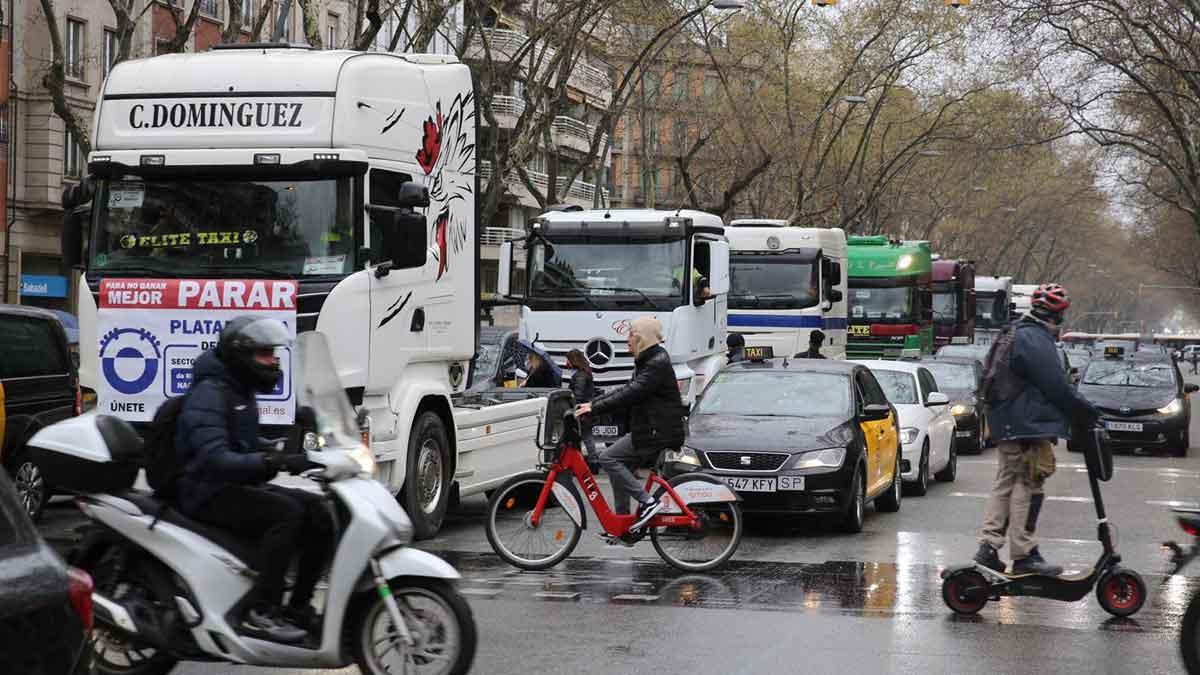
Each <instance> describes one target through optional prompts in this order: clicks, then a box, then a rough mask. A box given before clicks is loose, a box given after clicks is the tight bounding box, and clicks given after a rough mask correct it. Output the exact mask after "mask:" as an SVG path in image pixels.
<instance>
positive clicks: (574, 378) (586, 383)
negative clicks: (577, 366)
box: [571, 370, 596, 404]
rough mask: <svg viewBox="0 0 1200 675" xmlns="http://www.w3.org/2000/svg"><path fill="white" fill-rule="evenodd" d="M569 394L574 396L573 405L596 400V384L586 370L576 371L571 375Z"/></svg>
mask: <svg viewBox="0 0 1200 675" xmlns="http://www.w3.org/2000/svg"><path fill="white" fill-rule="evenodd" d="M571 393H572V394H575V403H576V404H579V403H587V402H588V401H591V400H592V399H594V398H596V382H595V380H593V379H592V374H591V373H589V372H587V371H586V370H576V371H575V372H574V373H573V374H572V375H571Z"/></svg>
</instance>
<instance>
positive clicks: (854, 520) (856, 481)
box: [841, 466, 867, 534]
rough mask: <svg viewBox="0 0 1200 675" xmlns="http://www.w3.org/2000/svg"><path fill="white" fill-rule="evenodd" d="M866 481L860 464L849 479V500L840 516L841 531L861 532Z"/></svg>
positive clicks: (865, 497)
mask: <svg viewBox="0 0 1200 675" xmlns="http://www.w3.org/2000/svg"><path fill="white" fill-rule="evenodd" d="M865 483H866V481H864V480H863V470H862V467H861V466H860V467H859V468H858V469H856V470H855V471H854V478H852V479H851V480H850V501H849V502H848V503H847V504H846V513H845V514H844V515H843V516H842V522H841V526H842V531H843V532H848V533H850V534H857V533H859V532H862V528H863V516H864V513H865V512H866V510H867V495H866V485H865Z"/></svg>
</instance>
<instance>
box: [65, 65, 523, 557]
mask: <svg viewBox="0 0 1200 675" xmlns="http://www.w3.org/2000/svg"><path fill="white" fill-rule="evenodd" d="M476 120H477V116H476V109H475V100H474V96H473V86H472V80H471V74H470V71H469V70H468V68H467V67H466V66H465V65H462V64H459V63H458V62H457V61H456V60H455V59H454V58H452V57H446V56H440V55H411V54H405V55H400V54H388V53H375V52H372V53H362V52H353V51H311V50H308V49H303V48H281V47H278V46H273V45H228V46H224V45H223V46H221V47H218V48H214V49H213V50H212V51H210V52H206V53H202V54H186V55H169V56H158V57H154V58H149V59H142V60H135V61H126V62H124V63H121V64H120V65H118V66H116V67H115V68H114V69H113V71H112V73H111V74H110V75H109V76H108V78H107V80H106V81H105V84H104V87H103V90H102V91H101V93H100V98H99V101H98V102H97V105H96V112H95V120H94V125H95V126H94V129H95V131H94V138H95V145H94V148H93V151H92V152H91V154H90V155H89V157H88V168H89V173H90V176H89V178H88V179H87V180H86V181H85V182H84V184H83V186H82V187H81V188H80V189H78V190H73V191H71V192H72V194H71V195H70V196H69V197H68V198H66V199H64V205H65V206H69V207H72V208H73V209H74V210H75V211H76V212H78V211H79V210H82V208H83V207H82V206H78V205H79V204H85V203H86V202H88V201H90V203H91V213H90V214H89V215H88V217H87V220H88V222H89V223H90V224H89V225H87V226H84V225H82V224H81V223H75V224H74V225H72V223H71V222H70V221H69V222H68V223H67V229H66V231H65V233H64V250H66V251H67V254H66V255H67V256H68V257H69V258H74V262H77V263H82V264H83V266H84V268H85V270H86V271H85V272H84V274H83V275H82V277H81V279H80V281H79V286H78V291H79V292H78V300H79V323H80V334H81V336H80V344H81V345H83V347H82V348H81V363H80V379H81V382H82V384H83V385H84V386H85V387H88V388H90V389H92V390H96V391H98V392H99V393H100V396H99V403H98V407H99V409H100V412H104V413H107V414H121V412H119V411H123V410H124V407H123V404H121V403H120V401H118V400H117V397H116V396H115V395H114V396H109V395H108V394H106V392H109V391H111V387H110V386H109V385H111V384H112V383H113V382H116V381H118V380H119V382H120V383H123V384H122V385H121V386H122V387H123V388H125V389H132V388H137V387H139V386H142V385H143V384H145V385H146V386H144V387H142V388H143V389H144V390H145V392H147V393H148V394H154V393H156V392H157V391H158V390H159V388H160V387H161V390H162V391H161V392H159V393H160V394H161V393H164V392H165V393H167V394H170V393H179V390H178V388H176V389H174V390H172V387H175V386H176V384H177V383H176V382H174V381H172V382H167V381H166V380H165V378H166V375H165V372H164V371H166V370H167V369H168V368H173V367H174V366H173V365H172V364H174V363H175V362H176V361H177V359H175V358H173V357H171V356H170V353H171V346H172V345H169V344H166V343H167V342H170V341H171V340H176V339H179V336H177V335H174V332H175V331H174V328H175V325H174V324H172V327H171V330H170V332H171V333H172V334H171V335H163V334H158V335H153V334H152V329H151V326H154V325H158V323H157V322H156V321H157V319H156V318H155V314H156V313H155V312H154V311H153V310H149V309H145V308H143V309H141V314H140V315H139V314H136V313H134V312H130V313H128V314H126V315H125V316H126V318H125V319H124V320H126V321H127V322H131V323H130V325H127V326H126V328H128V330H129V331H130V332H129V333H128V334H127V335H122V336H120V337H121V339H123V340H124V339H126V338H128V339H127V344H125V345H124V346H122V347H121V348H120V350H119V351H117V350H115V348H113V347H111V346H110V343H111V339H110V337H111V336H110V335H107V334H100V332H99V330H98V328H97V326H98V319H99V324H100V325H101V326H104V325H107V324H106V322H107V321H108V318H107V317H108V316H109V315H108V314H105V312H106V311H107V310H106V308H107V307H108V306H109V305H108V302H109V300H110V298H109V297H108V296H107V295H106V296H105V297H104V298H103V299H102V298H101V289H102V288H108V289H111V288H114V287H115V288H123V287H124V288H129V287H134V288H136V287H143V288H145V287H146V285H145V284H143V283H142V282H144V281H145V280H148V279H149V280H166V281H165V282H164V283H163V284H161V285H160V287H161V288H164V289H167V294H168V295H170V293H171V290H172V289H175V288H183V287H187V288H191V289H198V288H204V289H208V288H213V289H215V290H214V291H213V295H212V297H211V298H209V299H210V300H212V301H220V300H221V299H222V298H224V300H226V301H228V300H229V299H230V297H232V299H233V303H234V304H233V305H232V307H237V306H238V303H240V302H242V301H241V300H238V294H237V292H236V291H237V290H239V289H244V288H258V287H260V286H263V284H260V283H259V282H264V283H265V284H270V285H273V287H274V288H275V290H277V291H278V292H279V293H280V294H282V295H281V298H282V300H284V301H286V300H287V297H286V295H287V294H288V293H290V292H293V291H294V292H295V296H296V303H295V306H294V308H293V310H292V311H293V312H294V317H295V318H294V321H295V328H296V330H297V331H308V330H318V331H321V332H322V333H324V334H325V335H326V336H327V337H328V339H329V344H330V347H331V350H332V351H333V352H334V359H335V364H336V367H337V370H338V376H339V377H340V378H341V380H342V382H343V383H345V385H346V387H347V392H348V394H349V395H350V397H351V400H352V401H353V403H354V404H355V405H356V406H357V407H358V409H359V411H360V415H362V416H363V418H364V420H365V421H366V423H367V424H369V430H366V431H365V433H367V434H368V436H367V438H368V439H369V445H370V448H371V451H372V452H373V454H374V455H375V457H376V460H377V464H378V467H379V474H378V477H379V479H380V480H381V481H382V482H383V483H384V484H386V485H387V486H388V487H389V488H390V489H391V490H392V491H393V493H395V494H397V495H398V496H399V497H400V498H401V501H402V503H403V505H404V506H405V508H406V510H407V511H408V513H409V515H410V516H411V517H412V520H413V522H414V525H415V528H416V533H417V535H418V536H421V537H428V536H431V535H432V534H433V533H435V532H436V531H437V530H438V528H439V527H440V525H441V522H442V519H443V516H444V514H445V512H446V509H447V507H448V505H449V503H450V502H451V501H452V499H453V498H454V496H455V495H456V494H462V495H466V494H471V493H475V492H481V491H484V490H488V489H491V488H493V487H495V486H498V485H499V484H500V483H501V482H503V481H504V480H506V479H507V478H508V477H510V476H512V475H514V474H516V473H519V472H521V471H525V470H528V469H530V468H532V467H533V465H534V464H535V462H536V460H537V455H536V447H535V437H536V430H537V428H538V424H539V420H540V417H541V415H542V414H543V411H544V408H545V400H544V399H543V398H537V397H534V396H533V395H531V394H526V393H525V392H508V393H507V394H506V395H499V394H497V395H494V396H477V395H473V396H468V395H465V394H464V392H465V389H466V383H467V379H468V377H467V373H468V369H469V368H470V366H471V363H472V359H473V357H474V355H475V352H476V345H477V340H478V330H479V329H478V317H479V297H480V293H479V287H478V283H479V280H478V277H477V267H478V255H479V249H478V245H479V240H478V237H477V236H476V234H477V233H476V225H477V224H476V210H475V195H476V194H478V192H479V191H478V183H477V174H476V158H475V138H476ZM83 240H86V241H88V242H89V244H88V246H87V253H86V257H84V256H83V253H82V248H83V247H82V246H81V243H82V241H83ZM80 258H83V259H82V260H80ZM113 280H129V281H132V282H134V283H133V284H132V285H116V286H114V285H113V284H112V283H111V282H112V281H113ZM155 283H157V282H155ZM292 284H294V285H292ZM289 285H291V286H289ZM151 286H153V284H151ZM264 287H265V286H264ZM289 287H290V288H291V289H292V291H289V290H288V288H289ZM126 293H128V291H126ZM181 293H182V291H181ZM223 294H230V295H229V296H225V295H223ZM113 298H115V299H118V300H121V299H124V300H130V301H134V302H137V301H139V300H145V301H150V302H152V301H154V300H155V299H156V298H155V297H154V296H153V295H152V294H147V295H145V296H144V297H139V296H136V295H132V296H131V295H115V296H113ZM149 306H150V305H144V306H143V307H149ZM213 306H216V305H213ZM221 306H222V307H223V308H224V311H225V312H226V314H228V313H229V311H230V307H231V305H228V304H226V305H221ZM246 306H247V307H249V306H252V305H246ZM245 311H251V310H249V309H247V310H245ZM219 316H220V315H219V314H212V315H209V316H207V317H199V318H197V320H196V321H195V322H194V323H193V322H183V324H182V325H184V326H189V325H190V327H191V328H192V329H194V330H192V331H191V332H192V335H191V336H190V337H191V338H192V340H193V344H192V347H193V348H194V349H196V348H200V347H203V346H207V345H210V344H213V342H214V341H215V339H216V336H217V333H218V332H219V330H220V323H221V321H220V319H219ZM159 318H161V315H160V316H159ZM126 328H122V329H121V330H126ZM106 330H107V329H106ZM147 336H149V337H147ZM138 338H141V339H142V342H141V344H139V343H138ZM106 340H108V341H107V342H106ZM106 348H107V351H105V350H106ZM160 348H162V350H163V351H164V352H165V354H160V353H159V350H160ZM160 358H161V360H162V366H163V367H159V360H160ZM181 363H182V364H183V365H184V366H186V365H187V364H188V363H190V362H189V361H188V360H187V359H183V360H182V361H181ZM122 369H124V370H122ZM187 370H189V369H188V368H186V367H180V368H177V369H176V371H177V373H178V374H180V375H179V376H181V377H182V373H184V372H185V371H187ZM131 371H132V372H134V373H135V375H130V374H129V373H130V372H131ZM122 373H124V374H122ZM137 373H140V374H141V375H145V374H147V373H152V375H151V377H150V378H146V380H145V381H139V379H138V377H137V375H136V374H137ZM114 378H116V379H114ZM160 398H161V396H160ZM110 399H111V400H110ZM262 401H263V399H262V398H260V410H266V411H271V410H274V411H275V412H274V414H275V415H278V414H279V412H280V411H281V410H284V408H272V407H269V406H268V407H265V408H264V404H263V402H262ZM152 412H153V411H152V409H151V410H150V411H149V413H150V414H152ZM145 415H146V413H145V412H143V413H142V414H141V416H126V415H123V416H125V417H126V418H127V419H131V418H132V420H134V421H138V420H140V421H145V420H146V419H148V418H147V417H146V416H145ZM289 422H290V418H289V419H284V420H282V423H283V424H285V425H286V424H288V423H289Z"/></svg>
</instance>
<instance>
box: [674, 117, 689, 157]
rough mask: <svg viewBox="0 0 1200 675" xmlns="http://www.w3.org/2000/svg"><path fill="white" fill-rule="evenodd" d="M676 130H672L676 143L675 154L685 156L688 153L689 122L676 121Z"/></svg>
mask: <svg viewBox="0 0 1200 675" xmlns="http://www.w3.org/2000/svg"><path fill="white" fill-rule="evenodd" d="M673 126H674V129H672V136H673V139H672V140H673V141H674V142H675V154H677V155H681V156H682V155H683V154H685V153H686V152H687V142H688V140H687V136H688V133H687V132H688V123H687V120H675V122H674V125H673Z"/></svg>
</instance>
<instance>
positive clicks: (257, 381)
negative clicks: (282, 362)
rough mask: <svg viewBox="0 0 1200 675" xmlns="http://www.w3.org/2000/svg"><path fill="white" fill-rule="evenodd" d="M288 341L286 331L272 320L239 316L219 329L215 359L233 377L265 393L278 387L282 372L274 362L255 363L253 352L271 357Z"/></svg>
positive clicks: (276, 362) (290, 338) (288, 336)
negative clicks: (266, 353)
mask: <svg viewBox="0 0 1200 675" xmlns="http://www.w3.org/2000/svg"><path fill="white" fill-rule="evenodd" d="M291 341H292V336H291V335H290V334H289V333H288V330H287V328H284V326H283V324H282V323H280V322H279V321H277V320H275V319H267V318H264V317H261V316H239V317H237V318H236V319H234V320H232V321H230V322H229V323H227V324H225V327H224V328H222V329H221V338H220V340H218V341H217V358H219V359H221V363H224V364H225V367H226V368H228V369H229V373H230V374H231V375H232V376H233V377H234V378H236V379H237V380H239V381H241V382H245V383H246V384H247V385H249V386H250V387H251V388H253V389H255V390H257V391H259V392H261V393H264V394H265V393H267V392H269V391H271V390H272V389H274V388H275V385H277V384H279V378H281V377H283V369H281V368H280V367H279V362H278V361H277V360H273V361H270V362H264V361H260V360H258V358H256V353H258V352H267V351H269V352H271V353H272V354H274V352H275V349H276V348H278V347H282V346H285V345H287V344H289V343H291Z"/></svg>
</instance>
